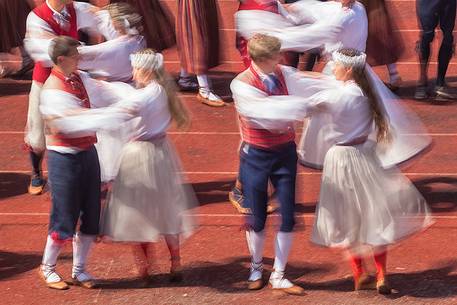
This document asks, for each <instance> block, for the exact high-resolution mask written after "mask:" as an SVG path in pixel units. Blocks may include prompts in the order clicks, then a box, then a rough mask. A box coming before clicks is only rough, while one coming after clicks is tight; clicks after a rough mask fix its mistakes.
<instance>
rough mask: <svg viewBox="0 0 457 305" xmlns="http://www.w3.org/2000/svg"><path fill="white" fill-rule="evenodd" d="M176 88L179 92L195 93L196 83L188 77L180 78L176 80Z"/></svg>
mask: <svg viewBox="0 0 457 305" xmlns="http://www.w3.org/2000/svg"><path fill="white" fill-rule="evenodd" d="M178 86H179V89H181V91H191V92H194V91H197V90H198V88H199V87H198V83H197V82H196V81H195V80H194V79H193V78H192V77H190V76H188V77H180V78H179V79H178Z"/></svg>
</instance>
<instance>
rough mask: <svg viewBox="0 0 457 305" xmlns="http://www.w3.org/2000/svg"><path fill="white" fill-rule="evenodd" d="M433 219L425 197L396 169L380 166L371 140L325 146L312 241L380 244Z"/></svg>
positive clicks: (334, 245)
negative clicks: (328, 147) (352, 144)
mask: <svg viewBox="0 0 457 305" xmlns="http://www.w3.org/2000/svg"><path fill="white" fill-rule="evenodd" d="M431 224H432V219H431V216H430V212H429V208H428V206H427V203H426V202H425V200H424V198H423V197H422V196H421V194H420V193H419V192H418V190H417V189H416V188H415V187H414V185H413V184H412V183H411V182H410V181H409V180H408V179H407V178H406V177H405V176H403V174H402V173H401V172H400V170H398V169H397V168H395V167H394V168H392V169H389V170H385V169H383V168H382V167H381V165H380V162H379V159H378V158H377V155H376V154H375V150H374V147H373V145H369V143H365V144H362V145H355V146H338V145H335V146H333V147H332V148H330V150H329V151H328V152H327V155H326V156H325V161H324V169H323V174H322V182H321V190H320V199H319V204H318V206H317V209H316V218H315V224H314V229H313V234H312V241H313V242H314V243H316V244H319V245H323V246H329V247H351V248H357V247H360V246H364V245H369V246H383V245H388V244H392V243H394V242H396V241H398V240H400V239H403V238H406V237H408V236H409V235H411V234H413V233H416V232H419V231H421V230H423V229H424V228H426V227H427V226H429V225H431Z"/></svg>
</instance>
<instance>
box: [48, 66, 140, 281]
mask: <svg viewBox="0 0 457 305" xmlns="http://www.w3.org/2000/svg"><path fill="white" fill-rule="evenodd" d="M51 77H52V80H51V79H50V81H47V83H46V84H45V86H44V87H43V89H42V90H41V97H40V98H41V101H42V102H41V103H40V111H41V113H42V114H43V118H44V120H45V121H46V127H47V131H48V132H47V135H46V137H47V139H46V148H47V150H48V169H49V182H50V186H51V200H52V208H51V216H50V222H49V231H48V237H47V242H46V247H45V250H44V254H43V261H42V266H41V269H40V272H41V274H42V276H43V278H44V279H45V281H46V284H47V285H48V287H50V288H55V289H67V288H68V286H67V285H66V284H65V282H63V280H62V278H61V277H60V276H59V275H58V274H57V273H56V263H57V258H58V255H59V253H60V250H61V248H62V246H63V243H64V242H65V241H67V240H72V239H73V269H72V276H71V277H72V281H73V283H74V284H76V285H81V286H83V287H86V288H93V287H94V285H95V282H94V281H93V278H92V277H91V276H90V275H89V274H88V273H87V272H86V270H85V264H86V259H87V255H88V253H89V250H90V247H91V244H92V242H93V241H94V240H95V238H96V235H97V234H98V232H99V219H100V167H99V162H98V156H97V151H96V149H95V146H94V144H95V143H96V142H97V137H96V131H97V130H99V129H101V128H102V126H104V125H106V126H107V127H109V126H118V124H120V123H122V122H124V121H126V120H128V119H130V118H131V116H130V114H128V113H127V112H126V111H125V110H123V109H121V108H111V109H109V110H105V109H103V110H102V111H98V112H96V111H95V112H93V111H92V112H90V115H89V116H88V112H87V111H88V110H89V108H91V107H94V106H107V105H108V103H109V102H111V101H112V99H111V98H110V96H109V95H108V94H105V93H104V92H100V89H101V88H102V87H101V86H100V84H98V83H96V82H95V81H93V80H91V79H90V77H89V76H88V75H87V74H85V73H83V72H74V73H72V74H70V75H69V76H65V75H64V74H63V73H62V72H60V71H58V70H56V69H55V68H54V69H53V70H52V72H51ZM48 83H49V84H48ZM94 91H96V94H97V95H94V94H93V93H91V94H89V92H94ZM78 221H80V226H79V232H76V227H77V223H78Z"/></svg>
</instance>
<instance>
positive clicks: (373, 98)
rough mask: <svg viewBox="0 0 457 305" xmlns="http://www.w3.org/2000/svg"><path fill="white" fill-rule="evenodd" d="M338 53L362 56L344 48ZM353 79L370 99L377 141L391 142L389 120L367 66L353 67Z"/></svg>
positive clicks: (357, 52)
mask: <svg viewBox="0 0 457 305" xmlns="http://www.w3.org/2000/svg"><path fill="white" fill-rule="evenodd" d="M338 52H339V53H341V54H343V55H346V56H349V57H354V56H359V55H360V54H361V53H360V52H359V51H357V50H355V49H350V48H343V49H340V50H338ZM352 77H353V79H354V81H355V82H356V83H357V85H358V86H359V87H360V88H361V89H362V91H363V93H364V94H365V96H366V97H367V98H368V102H369V103H370V108H371V112H372V115H373V120H374V122H375V126H376V130H377V135H376V140H377V141H378V142H388V141H390V131H389V123H388V118H386V116H385V115H384V113H383V112H382V111H381V107H380V102H379V100H378V97H377V95H376V94H375V93H374V91H373V88H372V87H371V85H370V82H369V80H368V77H367V72H366V69H365V66H362V67H356V66H354V67H352Z"/></svg>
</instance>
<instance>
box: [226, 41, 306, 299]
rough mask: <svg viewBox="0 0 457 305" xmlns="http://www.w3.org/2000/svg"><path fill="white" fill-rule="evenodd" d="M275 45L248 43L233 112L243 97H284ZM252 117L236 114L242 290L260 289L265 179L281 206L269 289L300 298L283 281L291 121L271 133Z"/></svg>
mask: <svg viewBox="0 0 457 305" xmlns="http://www.w3.org/2000/svg"><path fill="white" fill-rule="evenodd" d="M280 48H281V43H280V41H279V40H278V39H276V38H274V37H271V36H267V35H260V34H257V35H255V36H254V37H253V38H251V39H250V40H249V42H248V52H249V56H250V58H251V59H252V63H251V66H250V67H249V68H248V69H247V70H245V71H244V72H242V73H241V74H239V75H238V76H237V77H236V79H235V80H234V81H233V82H232V84H231V89H232V92H233V96H234V100H235V104H236V106H237V110H238V112H239V113H242V111H241V109H240V108H239V107H242V105H241V103H239V102H240V100H241V99H243V95H254V96H255V98H260V99H262V98H268V96H271V95H287V94H288V90H287V86H286V82H285V79H284V75H283V73H282V71H281V68H280V66H279V65H278V63H279V60H280ZM254 121H255V118H254V120H252V118H248V117H245V116H243V115H240V129H241V135H242V139H243V143H242V145H241V149H240V179H241V182H242V184H243V193H244V196H245V200H246V202H247V205H248V206H249V207H251V210H252V215H250V216H248V229H247V231H246V239H247V242H248V248H249V251H250V253H251V256H252V258H251V269H250V276H249V280H248V282H249V284H248V288H249V289H250V290H256V289H261V288H262V287H263V284H264V283H263V280H262V273H263V263H262V259H263V248H264V243H265V230H264V228H265V221H266V218H267V201H268V193H267V188H268V180H270V181H271V182H272V184H273V186H274V188H275V190H276V194H277V198H278V200H279V202H280V205H281V208H280V210H281V217H282V224H281V228H280V231H279V232H278V233H277V235H276V241H275V262H274V271H273V273H272V274H271V276H270V280H269V282H270V285H271V286H272V288H273V289H277V290H282V291H284V292H286V293H289V294H296V295H302V294H304V290H303V288H301V287H299V286H296V285H294V284H293V283H291V282H290V281H289V280H288V279H286V278H285V274H284V272H285V267H286V264H287V258H288V255H289V252H290V248H291V246H292V231H293V227H294V224H295V221H294V208H295V179H296V172H297V153H296V145H295V142H294V140H295V131H294V127H293V124H292V123H285V124H283V125H282V127H281V128H279V129H277V130H276V131H275V132H272V131H270V130H267V129H263V128H261V127H259V126H256V124H255V123H254Z"/></svg>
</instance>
